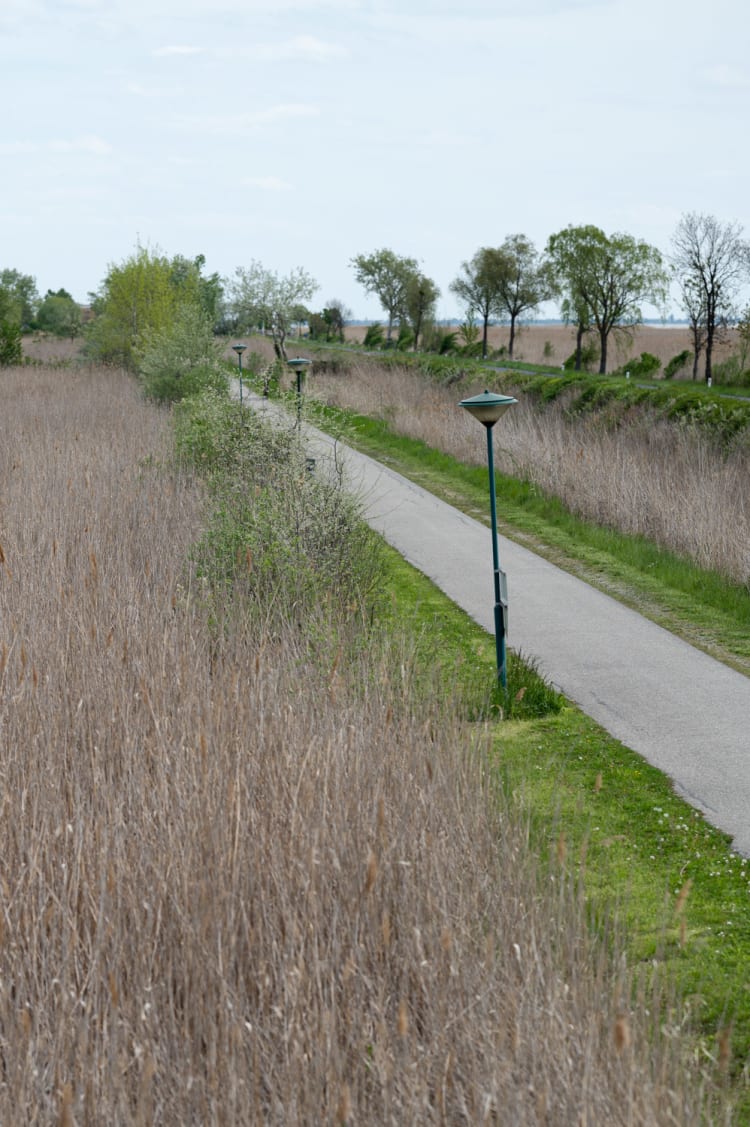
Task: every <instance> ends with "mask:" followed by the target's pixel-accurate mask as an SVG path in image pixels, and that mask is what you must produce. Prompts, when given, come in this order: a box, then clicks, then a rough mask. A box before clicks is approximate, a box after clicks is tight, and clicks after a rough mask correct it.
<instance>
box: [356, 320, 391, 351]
mask: <svg viewBox="0 0 750 1127" xmlns="http://www.w3.org/2000/svg"><path fill="white" fill-rule="evenodd" d="M384 341H385V334H384V333H383V326H382V325H381V324H380V323H379V322H378V321H375V322H374V323H373V324H372V325H368V326H367V332H366V333H365V339H364V340H363V342H362V343H363V345H364V347H365V348H382V347H383V343H384Z"/></svg>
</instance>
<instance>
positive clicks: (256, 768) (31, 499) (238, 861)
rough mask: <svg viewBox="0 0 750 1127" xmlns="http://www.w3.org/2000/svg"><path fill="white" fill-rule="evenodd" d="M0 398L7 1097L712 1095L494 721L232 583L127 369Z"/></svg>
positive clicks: (336, 1114)
mask: <svg viewBox="0 0 750 1127" xmlns="http://www.w3.org/2000/svg"><path fill="white" fill-rule="evenodd" d="M0 395H1V396H2V404H3V409H2V412H0V502H1V507H0V545H1V546H2V553H0V802H1V804H2V814H1V817H0V1122H2V1123H8V1124H11V1123H13V1124H15V1123H19V1124H20V1123H24V1124H26V1123H29V1124H32V1123H39V1124H53V1123H54V1124H61V1125H66V1127H71V1125H73V1124H87V1125H89V1124H90V1125H98V1124H102V1123H111V1124H129V1123H135V1124H151V1123H162V1124H261V1123H278V1124H298V1123H299V1124H313V1123H315V1124H317V1123H330V1124H345V1123H348V1124H357V1123H359V1124H376V1123H383V1124H385V1123H393V1124H397V1123H398V1124H401V1123H467V1124H469V1123H470V1124H475V1123H507V1124H568V1123H590V1124H605V1123H606V1124H608V1125H609V1124H614V1125H617V1124H623V1125H624V1124H654V1125H656V1124H666V1123H679V1124H690V1125H693V1124H695V1123H698V1122H701V1121H704V1119H705V1117H706V1116H707V1111H706V1107H705V1105H704V1102H703V1101H704V1098H705V1091H704V1087H703V1084H704V1080H703V1077H702V1075H701V1073H700V1068H701V1065H700V1061H699V1060H698V1059H697V1058H696V1057H692V1058H690V1059H688V1057H687V1056H686V1054H685V1053H684V1051H683V1047H682V1044H681V1042H680V1039H679V1038H678V1037H675V1036H672V1035H670V1036H669V1037H666V1036H663V1035H662V1034H661V1033H660V1032H659V1027H660V1017H659V1014H660V1006H661V1004H662V1001H663V999H662V998H661V997H660V995H659V990H658V987H656V986H654V984H653V983H650V984H649V983H647V974H648V973H650V971H647V968H642V971H643V978H642V979H638V980H637V981H635V980H633V979H632V978H631V976H630V972H629V971H628V970H627V968H626V965H625V962H624V961H623V959H622V958H621V957H620V955H619V945H618V942H617V937H616V929H615V928H610V929H609V931H608V934H607V937H606V942H604V943H601V942H597V941H596V940H595V939H593V938H592V936H591V933H590V931H589V927H588V923H587V920H586V918H585V913H584V909H583V906H582V898H581V895H580V893H579V890H578V889H577V888H576V887H575V886H574V884H573V882H572V881H571V879H570V878H569V876H568V870H567V866H566V860H565V856H564V852H561V853H560V855H559V857H558V859H557V861H553V862H552V863H553V874H552V875H553V876H554V879H553V880H550V875H549V873H548V874H547V875H546V876H545V875H544V873H545V868H544V866H541V867H540V866H539V864H538V863H537V862H536V861H535V860H534V858H533V857H532V856H531V855H530V853H529V847H528V838H527V829H526V826H525V823H524V820H523V817H522V816H521V815H520V813H519V812H518V811H517V810H516V809H515V805H514V800H513V798H512V797H511V796H503V795H502V793H501V792H500V791H498V790H497V789H495V788H493V787H492V786H491V785H490V783H489V778H490V776H489V773H488V772H487V771H486V769H485V761H484V754H483V752H484V742H485V736H486V735H487V733H486V732H485V730H484V728H482V727H479V728H476V727H474V726H469V725H467V724H466V723H465V722H462V721H461V720H460V719H459V718H458V715H457V714H456V711H455V709H453V708H452V707H451V704H450V702H440V701H437V700H420V701H417V700H412V699H411V698H410V697H409V695H408V684H409V678H408V676H407V675H405V672H404V671H405V670H406V669H408V660H409V658H408V655H405V654H402V653H398V654H396V655H395V659H393V658H392V657H391V655H390V654H389V651H388V646H387V645H386V644H385V643H384V644H383V645H382V646H381V647H379V648H378V647H374V648H368V647H365V646H363V647H361V658H360V659H357V660H359V661H360V662H361V665H362V668H356V660H355V659H352V662H353V664H352V666H351V667H349V666H343V665H342V666H339V665H338V664H337V662H336V661H335V660H334V661H333V662H332V663H331V664H328V665H326V666H325V667H321V666H320V663H319V662H318V663H316V662H313V661H311V660H310V659H309V657H308V655H307V653H306V651H305V649H304V647H301V645H300V641H299V637H298V631H297V630H296V629H294V628H290V629H289V630H288V631H284V630H280V631H277V632H276V633H275V634H274V636H273V637H269V636H267V635H265V634H264V633H263V632H262V631H260V630H259V629H258V628H253V629H248V628H246V627H245V625H244V624H245V623H246V622H247V621H248V620H247V619H246V617H245V616H244V615H243V613H242V607H241V605H240V604H239V603H237V602H236V600H235V597H234V596H233V595H232V593H231V591H227V592H226V593H225V596H224V601H223V602H218V603H217V602H216V601H212V600H210V599H209V598H208V597H207V592H206V590H205V587H204V586H203V585H202V584H200V583H196V581H195V579H194V577H193V576H192V574H191V567H190V564H189V554H190V547H191V544H192V543H194V541H195V539H196V537H197V536H198V534H199V532H200V529H201V527H202V524H203V521H204V519H205V512H206V497H205V493H204V489H203V488H202V487H201V485H200V483H198V482H197V481H195V480H193V478H192V477H191V476H190V475H189V474H187V473H185V472H180V471H179V470H178V469H177V468H176V467H175V466H174V465H173V463H172V461H171V459H170V449H171V437H170V428H169V415H168V413H166V412H164V411H160V410H157V409H156V408H154V407H152V406H149V405H147V404H146V403H145V402H144V401H142V399H141V398H140V396H139V393H138V391H137V389H136V387H135V385H134V384H133V382H132V381H131V380H130V379H129V378H128V377H127V376H126V375H125V374H124V373H121V372H117V371H96V370H86V371H64V370H60V369H45V368H42V367H40V368H33V369H29V368H23V369H10V370H5V371H3V373H2V378H1V379H0ZM252 621H257V616H256V618H255V619H252ZM363 685H366V686H367V690H366V691H363ZM673 1016H674V1015H673ZM675 1020H676V1021H678V1020H679V1019H678V1018H675ZM674 1024H675V1023H674V1022H672V1026H674ZM672 1026H670V1028H671V1027H672Z"/></svg>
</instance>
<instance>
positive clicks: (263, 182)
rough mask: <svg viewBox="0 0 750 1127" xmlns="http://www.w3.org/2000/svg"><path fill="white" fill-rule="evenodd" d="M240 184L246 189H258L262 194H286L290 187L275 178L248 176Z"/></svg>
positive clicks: (284, 181)
mask: <svg viewBox="0 0 750 1127" xmlns="http://www.w3.org/2000/svg"><path fill="white" fill-rule="evenodd" d="M242 184H243V185H244V187H246V188H260V189H261V190H262V191H264V192H288V191H290V190H291V187H292V185H291V184H288V183H287V182H286V180H279V179H278V177H276V176H248V177H246V178H245V179H244V180H243V181H242Z"/></svg>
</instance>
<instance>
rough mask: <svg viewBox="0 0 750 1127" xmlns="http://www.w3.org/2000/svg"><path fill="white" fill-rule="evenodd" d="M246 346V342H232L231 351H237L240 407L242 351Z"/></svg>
mask: <svg viewBox="0 0 750 1127" xmlns="http://www.w3.org/2000/svg"><path fill="white" fill-rule="evenodd" d="M246 348H247V345H246V344H233V345H232V351H233V352H236V353H237V362H238V363H239V366H240V407H241V406H242V353H243V352H244V351H245V349H246Z"/></svg>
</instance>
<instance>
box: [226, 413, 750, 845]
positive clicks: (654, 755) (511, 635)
mask: <svg viewBox="0 0 750 1127" xmlns="http://www.w3.org/2000/svg"><path fill="white" fill-rule="evenodd" d="M249 399H250V400H251V405H252V406H253V407H255V408H256V409H262V410H267V411H272V412H273V413H274V415H276V416H277V417H278V409H277V408H276V407H275V406H274V405H273V404H269V402H268V401H267V400H262V399H258V398H257V397H254V396H250V397H249ZM286 419H287V422H286V425H293V420H290V419H289V416H286ZM303 431H304V439H305V444H306V447H307V448H308V452H309V454H310V455H311V456H312V457H314V458H315V459H316V472H325V470H326V468H329V469H330V468H332V467H334V466H335V467H336V468H337V470H338V472H341V473H342V474H343V481H344V484H345V485H346V488H347V489H349V490H350V491H351V492H353V493H355V494H356V495H357V496H358V497H359V498H360V501H361V504H362V508H363V512H364V516H365V518H366V519H367V521H368V523H369V524H370V525H371V526H372V527H373V528H375V529H376V530H377V531H378V532H380V533H381V534H382V535H383V536H384V537H385V539H386V540H387V541H388V543H389V544H391V545H392V546H393V547H394V548H395V549H397V551H398V552H400V553H401V555H403V556H404V558H405V559H406V560H408V562H409V563H411V564H413V565H414V567H416V568H418V569H419V570H420V571H421V572H423V573H424V574H425V575H427V576H428V577H429V578H430V579H431V580H432V581H433V582H434V583H435V584H436V585H437V586H438V587H440V588H441V590H443V591H444V592H445V593H446V595H448V596H449V597H450V598H451V599H452V600H453V601H454V602H455V603H457V604H458V605H459V606H460V607H462V608H463V609H464V610H465V611H466V612H467V613H468V614H470V615H471V617H472V618H473V619H474V620H475V621H476V622H478V623H479V624H480V625H481V626H483V627H484V628H485V629H486V630H488V631H489V632H490V633H492V632H493V631H494V589H493V569H492V539H491V537H492V534H491V531H490V529H489V528H488V527H487V525H485V524H482V523H480V522H478V521H475V520H473V519H472V518H471V517H468V516H466V515H465V514H464V513H461V512H459V511H458V510H457V509H454V508H453V507H452V506H450V505H448V504H446V503H445V502H444V501H441V500H440V499H439V498H437V497H435V496H434V495H433V494H431V493H429V492H427V491H426V490H424V489H422V488H420V487H419V486H418V485H415V484H414V483H413V482H411V481H409V480H408V479H407V478H404V477H402V476H401V475H400V474H397V473H395V472H393V471H392V470H390V469H389V468H388V467H387V466H386V465H383V464H382V463H379V462H376V461H374V460H373V459H372V458H368V457H367V456H366V455H364V454H360V453H358V452H357V451H354V450H352V449H350V448H348V447H345V446H342V445H341V444H339V443H337V442H336V441H335V440H334V439H332V438H330V437H329V436H327V435H325V434H323V433H322V432H320V431H318V430H315V429H314V428H311V427H309V426H304V428H303ZM477 442H478V443H479V442H482V443H484V434H483V433H481V432H480V431H479V428H477ZM488 509H489V488H488ZM498 511H499V512H502V496H499V497H498ZM499 553H500V566H501V568H502V569H503V570H504V571H505V572H506V573H507V575H508V589H509V597H508V603H509V629H508V645H509V646H510V647H512V648H513V649H514V650H515V651H516V652H520V653H522V654H523V655H524V656H526V657H533V658H535V659H536V660H537V661H538V663H539V668H540V670H541V672H542V673H543V674H544V675H545V676H546V677H547V678H548V680H550V681H551V682H552V683H553V684H554V685H555V686H557V687H558V688H559V689H560V690H561V691H562V692H563V693H564V694H565V696H566V697H568V699H570V700H572V701H574V702H575V703H576V704H577V705H579V706H580V708H581V709H583V711H584V712H586V713H587V714H588V715H589V716H591V717H593V719H594V720H596V721H597V722H598V723H599V724H601V725H602V727H603V728H605V729H606V731H608V732H610V733H611V734H612V735H613V736H615V737H616V738H617V739H619V740H621V741H622V742H623V743H624V744H625V745H626V746H627V747H629V748H631V749H632V750H633V751H636V752H638V753H639V754H640V755H642V756H643V757H644V759H646V760H647V761H648V762H649V763H651V764H653V765H654V766H655V767H658V768H659V769H660V770H661V771H663V772H665V773H666V774H667V775H668V776H669V777H670V779H671V780H672V781H673V784H674V787H675V790H676V792H677V793H678V794H680V795H681V796H682V797H683V798H685V799H686V800H687V801H688V802H690V803H691V804H692V805H693V806H694V807H696V808H697V809H699V810H701V811H702V812H703V813H704V814H705V816H706V818H707V819H708V820H709V821H710V822H711V823H712V824H713V825H715V826H717V827H718V828H719V829H722V830H724V831H725V832H727V833H729V834H731V835H732V837H733V839H734V842H733V845H734V848H735V849H736V850H737V851H738V852H740V853H743V854H745V855H747V856H750V678H747V677H745V676H743V674H741V673H738V672H736V671H735V670H733V669H731V668H729V667H728V666H725V665H722V664H721V662H718V661H716V660H715V659H714V658H712V657H709V656H708V655H707V654H704V653H703V652H702V651H700V650H697V649H695V648H694V647H693V646H690V645H688V644H687V643H686V642H683V641H682V640H681V639H680V638H677V637H675V636H674V635H673V634H670V633H669V632H668V631H667V630H664V629H662V627H660V626H657V625H656V624H655V623H653V622H651V621H650V620H649V619H647V618H643V617H642V616H641V615H639V614H638V613H637V612H636V611H634V610H631V609H630V608H628V607H626V606H624V605H623V604H622V603H619V602H617V601H616V600H615V599H612V598H610V597H609V596H608V595H605V594H603V593H602V592H601V591H599V590H597V589H596V588H594V587H591V586H589V584H587V583H585V582H583V581H582V580H580V579H577V578H576V577H575V576H573V575H570V574H569V573H568V572H566V571H563V570H562V569H560V568H558V567H555V566H554V565H553V564H551V563H549V562H548V561H547V560H544V559H542V558H541V557H540V556H537V555H535V554H534V553H533V552H530V551H528V550H527V549H525V548H523V547H521V546H520V545H518V544H516V543H514V542H513V541H512V540H508V539H506V538H505V537H502V536H501V537H500V538H499Z"/></svg>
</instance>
